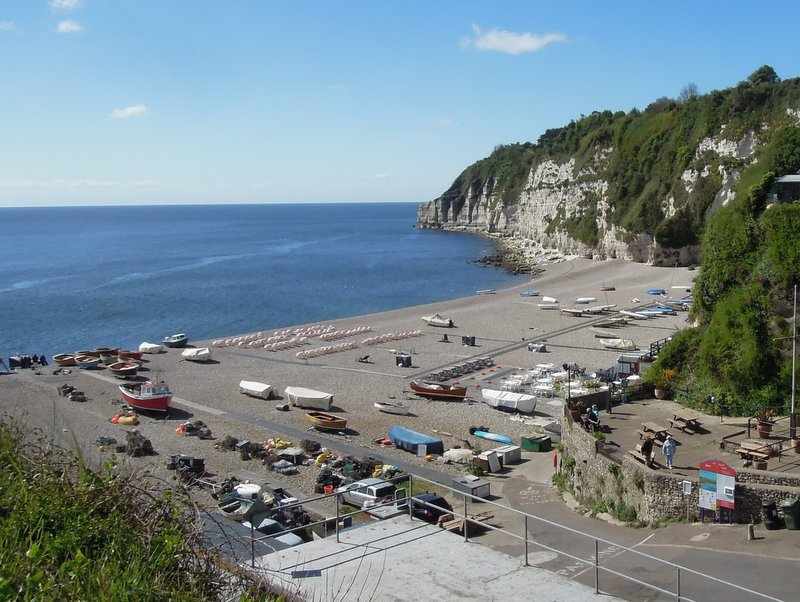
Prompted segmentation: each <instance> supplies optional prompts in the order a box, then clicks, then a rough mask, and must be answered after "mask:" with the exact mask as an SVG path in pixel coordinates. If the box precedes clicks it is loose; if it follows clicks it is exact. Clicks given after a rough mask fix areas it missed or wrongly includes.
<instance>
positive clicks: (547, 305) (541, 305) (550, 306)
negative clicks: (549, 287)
mask: <svg viewBox="0 0 800 602" xmlns="http://www.w3.org/2000/svg"><path fill="white" fill-rule="evenodd" d="M537 305H538V306H539V309H558V303H538V304H537Z"/></svg>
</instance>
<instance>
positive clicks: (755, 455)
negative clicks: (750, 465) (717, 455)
mask: <svg viewBox="0 0 800 602" xmlns="http://www.w3.org/2000/svg"><path fill="white" fill-rule="evenodd" d="M736 453H737V454H739V455H740V456H741V457H742V460H769V457H770V456H769V454H765V453H764V452H760V451H755V450H754V449H747V448H745V447H740V448H737V450H736Z"/></svg>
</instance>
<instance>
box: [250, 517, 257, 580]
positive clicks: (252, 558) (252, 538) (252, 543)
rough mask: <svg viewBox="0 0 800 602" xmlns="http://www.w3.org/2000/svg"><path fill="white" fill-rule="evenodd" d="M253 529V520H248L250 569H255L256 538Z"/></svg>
mask: <svg viewBox="0 0 800 602" xmlns="http://www.w3.org/2000/svg"><path fill="white" fill-rule="evenodd" d="M254 531H255V527H253V520H252V519H251V520H250V567H251V568H256V538H255V535H254Z"/></svg>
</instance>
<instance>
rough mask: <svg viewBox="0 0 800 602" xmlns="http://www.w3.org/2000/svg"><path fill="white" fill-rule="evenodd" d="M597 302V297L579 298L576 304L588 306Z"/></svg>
mask: <svg viewBox="0 0 800 602" xmlns="http://www.w3.org/2000/svg"><path fill="white" fill-rule="evenodd" d="M595 301H597V297H578V298H577V299H575V303H578V304H580V305H588V304H589V303H594V302H595Z"/></svg>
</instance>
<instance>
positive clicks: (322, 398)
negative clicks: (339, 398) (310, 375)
mask: <svg viewBox="0 0 800 602" xmlns="http://www.w3.org/2000/svg"><path fill="white" fill-rule="evenodd" d="M284 393H286V397H287V398H288V399H289V401H290V402H291V404H292V405H293V406H298V407H301V408H311V409H314V410H330V409H331V406H332V405H333V394H332V393H325V392H323V391H315V390H314V389H306V388H304V387H286V389H284Z"/></svg>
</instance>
